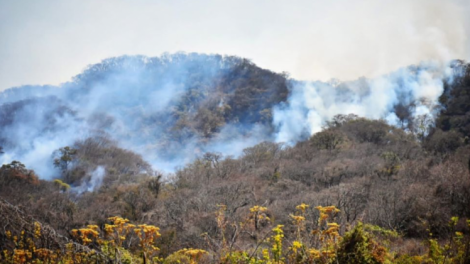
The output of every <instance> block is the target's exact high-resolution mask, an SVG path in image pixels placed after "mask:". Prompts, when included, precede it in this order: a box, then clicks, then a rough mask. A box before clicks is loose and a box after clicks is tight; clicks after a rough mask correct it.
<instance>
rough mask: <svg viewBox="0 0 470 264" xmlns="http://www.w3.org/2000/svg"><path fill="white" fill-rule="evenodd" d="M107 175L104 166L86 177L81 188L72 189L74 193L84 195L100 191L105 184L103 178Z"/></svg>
mask: <svg viewBox="0 0 470 264" xmlns="http://www.w3.org/2000/svg"><path fill="white" fill-rule="evenodd" d="M105 174H106V169H105V167H103V166H98V167H96V169H95V170H94V171H92V172H91V173H90V175H89V178H88V177H84V179H87V180H84V181H83V182H82V183H81V184H80V186H76V187H72V189H71V190H72V192H76V193H78V194H82V193H84V192H93V191H95V190H98V189H99V188H100V187H101V184H102V183H103V178H104V176H105Z"/></svg>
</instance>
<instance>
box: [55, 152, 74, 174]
mask: <svg viewBox="0 0 470 264" xmlns="http://www.w3.org/2000/svg"><path fill="white" fill-rule="evenodd" d="M57 152H58V153H57V155H58V156H59V157H58V158H55V159H54V166H55V167H57V168H59V169H60V170H62V171H66V170H67V169H68V166H69V164H70V163H72V162H73V160H74V158H75V155H77V150H76V149H73V148H71V147H63V148H60V149H59V150H58V151H57Z"/></svg>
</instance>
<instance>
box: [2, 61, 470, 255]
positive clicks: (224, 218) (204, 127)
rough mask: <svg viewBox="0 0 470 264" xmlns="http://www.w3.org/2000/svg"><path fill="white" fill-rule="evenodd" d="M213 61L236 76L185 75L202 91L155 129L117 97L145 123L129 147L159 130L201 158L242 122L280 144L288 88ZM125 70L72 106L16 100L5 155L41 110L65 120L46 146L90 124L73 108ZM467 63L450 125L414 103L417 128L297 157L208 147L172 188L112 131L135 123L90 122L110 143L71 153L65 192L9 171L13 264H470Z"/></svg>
mask: <svg viewBox="0 0 470 264" xmlns="http://www.w3.org/2000/svg"><path fill="white" fill-rule="evenodd" d="M197 58H199V57H195V58H192V59H191V60H196V59H197ZM178 59H179V58H178V57H174V58H173V59H172V60H176V61H178ZM183 59H184V58H183ZM186 59H187V58H186ZM206 59H207V58H205V59H204V60H206ZM211 59H212V60H214V61H213V63H214V64H216V65H218V66H217V67H220V68H222V69H224V70H223V71H217V74H216V77H213V76H212V77H210V78H209V77H208V78H207V79H199V77H197V74H196V73H197V72H198V71H200V70H204V69H200V68H198V67H197V66H198V65H200V64H198V63H196V64H195V65H193V66H194V67H193V68H191V67H190V68H186V67H187V66H186V65H187V64H186V63H185V67H184V70H185V71H188V72H190V73H194V74H195V77H194V78H193V79H191V81H190V82H186V81H184V83H185V85H186V84H188V85H189V84H191V85H189V86H188V87H186V88H185V89H184V92H183V93H184V96H182V97H178V98H183V99H181V100H184V101H177V102H172V103H171V107H168V108H166V109H165V110H164V111H163V112H158V114H159V115H160V114H161V115H162V116H161V117H160V116H156V115H148V116H147V115H142V112H139V109H134V108H133V107H132V105H131V106H129V105H127V106H126V104H127V101H126V100H125V98H114V99H113V102H115V103H116V104H117V105H119V107H116V108H113V109H112V111H122V112H123V113H125V115H124V116H126V117H129V118H130V119H129V120H133V119H132V118H133V117H137V116H138V117H139V118H138V119H136V120H135V124H132V126H130V127H132V128H133V129H134V130H133V131H130V130H129V131H128V132H129V133H130V134H126V135H125V136H123V138H126V137H130V138H133V137H135V136H136V135H138V134H145V135H146V134H148V133H153V131H154V130H153V129H154V127H159V128H158V131H160V132H158V133H159V134H158V135H157V134H156V135H154V136H155V137H154V138H155V139H158V140H160V137H161V140H162V142H160V143H161V144H163V145H160V146H159V148H161V147H164V148H163V149H168V152H169V154H168V155H176V154H177V153H176V152H177V151H182V150H183V149H186V146H185V144H186V143H188V142H189V139H190V138H194V137H197V138H198V142H199V143H198V144H196V145H191V147H190V148H188V149H192V150H193V151H194V150H195V149H198V147H199V144H200V143H201V144H202V143H204V144H205V143H207V142H210V139H211V138H213V137H217V135H218V134H219V133H223V132H221V130H220V129H219V128H220V127H222V126H225V125H226V124H228V123H231V124H237V133H243V132H246V131H249V129H246V126H252V125H254V124H256V125H260V126H263V127H264V128H265V129H267V130H274V129H275V128H274V127H272V122H271V121H272V116H271V114H272V113H271V111H272V110H271V109H272V106H273V105H276V104H278V103H280V102H283V101H285V100H287V97H288V88H289V82H288V81H287V79H286V77H287V76H285V75H279V74H275V73H272V72H269V71H265V70H262V69H259V68H257V67H256V66H255V65H253V64H252V63H250V62H248V61H246V60H242V59H238V58H222V57H211ZM138 61H142V60H138ZM111 62H112V61H108V62H106V63H104V64H100V65H96V66H94V67H96V68H97V69H96V70H95V69H94V67H92V68H90V69H89V70H88V71H86V72H85V73H83V75H79V76H78V77H77V79H76V80H75V84H68V85H71V87H72V88H70V89H68V90H64V93H65V92H66V93H70V95H67V96H63V97H62V98H61V97H57V96H46V97H37V98H29V99H28V98H20V97H21V93H20V92H17V93H16V92H14V91H10V92H9V93H11V95H9V97H8V98H13V97H14V96H16V97H17V98H18V100H19V101H15V102H13V101H12V102H5V103H4V104H2V105H1V106H0V117H2V118H1V119H0V122H1V123H2V125H3V126H2V127H3V130H2V131H3V132H0V136H3V138H0V143H1V144H2V146H3V147H4V152H5V153H4V154H0V155H8V150H9V149H12V148H13V147H12V146H13V145H14V144H16V145H21V142H16V141H11V140H10V139H9V138H6V135H9V134H8V133H7V132H6V131H9V130H10V129H14V128H15V124H17V123H15V122H18V121H17V120H18V119H15V118H17V117H18V116H20V113H23V112H30V111H34V110H35V109H36V108H35V107H36V106H38V105H41V109H42V105H43V103H42V102H41V101H46V102H47V103H46V104H47V105H48V106H49V107H48V108H47V109H46V110H47V111H50V112H42V113H46V114H44V115H43V114H42V113H41V117H47V118H49V119H41V120H40V122H39V121H38V120H36V121H37V122H38V126H35V128H36V129H37V130H39V131H40V133H43V134H47V133H50V134H51V135H52V134H54V131H56V130H59V129H60V128H61V127H62V126H64V125H69V124H70V123H67V124H64V123H61V122H60V120H61V117H64V116H74V118H75V119H76V120H79V122H82V121H83V120H81V119H82V118H84V117H83V116H82V115H80V114H78V113H77V112H76V111H75V110H72V109H73V107H70V105H68V103H67V101H65V100H64V99H63V98H72V97H76V98H77V100H80V97H85V98H88V97H87V96H86V93H87V90H86V87H87V85H86V80H90V78H91V77H89V75H93V78H91V79H93V80H94V81H93V82H96V80H100V72H102V71H108V70H112V71H119V69H120V68H119V67H124V66H125V65H126V64H124V66H123V64H120V63H118V64H114V63H111ZM145 63H155V64H156V65H159V66H158V67H157V66H155V67H154V68H151V69H152V71H154V70H155V71H157V70H158V69H160V67H162V68H161V69H160V70H162V71H163V70H164V69H166V68H167V67H178V64H172V63H168V62H166V61H165V60H163V59H162V60H161V61H158V62H145ZM456 63H457V64H459V67H462V68H463V69H464V72H463V73H464V74H462V76H460V77H459V78H457V79H456V80H454V81H453V82H451V83H450V82H449V83H445V86H444V92H443V94H442V95H441V96H440V99H439V101H440V104H441V105H440V106H439V107H440V109H439V114H438V116H437V117H436V119H435V120H436V121H435V122H427V121H426V120H420V119H412V118H409V117H407V115H406V113H409V112H410V111H411V110H410V109H412V108H413V107H414V106H413V105H412V104H409V105H401V106H399V107H398V106H397V107H396V111H397V116H399V117H400V116H401V117H403V120H405V119H406V122H403V123H402V124H403V126H401V127H397V126H391V125H389V124H387V123H386V122H385V121H383V120H371V119H367V118H363V117H360V116H356V115H352V114H349V115H337V116H335V117H334V118H333V119H331V120H329V121H328V122H327V123H326V124H325V126H324V128H323V130H322V131H321V132H318V133H316V134H313V135H312V136H309V137H307V138H305V139H302V140H299V142H298V143H296V144H292V145H289V144H285V143H273V142H272V141H269V140H266V141H263V142H261V143H259V144H256V145H252V146H249V147H247V148H244V149H243V151H242V154H241V155H240V156H238V157H234V156H230V155H224V154H223V153H222V152H218V151H206V149H203V148H201V149H200V150H199V151H196V152H197V153H196V154H197V155H195V158H194V159H192V160H191V161H190V162H188V163H187V164H186V165H184V166H183V167H180V168H178V169H177V170H176V171H175V172H174V173H171V174H164V173H161V172H158V171H155V170H154V168H153V167H152V166H151V165H150V164H149V163H148V162H147V161H146V157H145V156H142V155H140V154H136V153H135V152H133V151H131V150H128V149H126V148H125V147H124V146H123V144H122V142H120V141H118V140H117V139H116V138H112V137H110V135H109V131H107V129H111V128H112V127H113V126H114V125H116V124H119V120H113V119H112V118H110V119H109V120H108V119H106V118H105V116H106V112H105V111H104V112H101V113H98V112H96V113H93V114H91V115H87V116H86V118H88V119H87V120H86V122H87V123H91V124H93V126H94V127H95V128H96V131H95V132H96V133H92V134H90V136H89V137H87V138H85V139H81V140H77V141H74V143H72V144H68V145H62V146H60V147H58V148H56V149H55V152H54V153H53V155H52V157H51V159H50V160H48V162H50V164H49V165H50V166H51V167H53V168H54V172H55V175H57V177H55V178H54V179H53V180H44V179H42V178H41V177H38V175H37V174H36V172H35V171H33V170H31V169H29V167H30V166H31V165H30V164H22V161H15V162H11V163H9V164H4V165H3V166H2V167H1V168H0V198H1V200H0V206H1V208H2V211H1V212H0V223H2V224H1V225H2V226H1V227H2V228H0V245H1V248H2V252H1V253H0V260H1V261H2V262H5V263H93V262H98V263H469V262H470V226H469V224H470V222H469V220H470V206H469V205H470V144H469V143H470V140H469V136H470V103H469V102H470V68H469V67H467V66H465V64H464V63H463V62H456ZM131 65H132V66H133V67H134V66H135V64H131ZM220 65H222V66H220ZM227 65H229V66H227ZM101 67H103V68H104V70H103V69H101ZM145 69H147V68H145ZM178 69H181V68H179V67H178ZM172 72H173V70H172ZM211 74H212V73H211ZM85 76H88V77H85ZM117 76H121V75H117ZM140 76H141V77H142V76H144V77H145V76H146V75H145V74H142V75H140ZM162 76H163V75H162ZM165 76H166V75H165ZM175 76H181V75H175ZM175 78H176V77H175ZM144 79H145V78H144ZM176 79H177V78H176ZM176 79H173V83H177V81H175V80H176ZM126 80H127V79H126ZM126 80H118V81H117V83H120V82H121V81H123V82H125V81H126ZM127 81H128V80H127ZM153 81H157V79H156V80H153ZM179 81H181V80H179ZM130 82H131V83H132V80H131V81H130ZM181 82H182V81H181ZM77 83H80V85H78V84H77ZM139 87H145V86H139ZM43 89H44V91H48V90H49V89H55V88H48V87H44V88H43ZM79 89H85V90H79ZM94 89H95V88H93V89H90V91H95V90H94ZM123 89H125V88H123ZM142 89H143V88H142ZM18 91H19V90H18ZM144 91H145V90H141V92H144ZM45 93H47V92H45ZM133 93H136V94H137V95H139V90H134V91H133ZM13 94H15V95H13ZM146 95H147V94H145V93H143V94H140V96H141V97H142V98H141V99H142V100H145V97H146ZM5 98H7V97H5ZM120 99H122V101H120ZM195 102H197V103H195ZM104 104H107V101H104ZM144 105H146V104H144ZM146 106H149V107H150V104H148V105H146ZM95 109H99V108H95ZM110 111H111V110H110ZM137 113H138V114H137ZM400 113H402V114H400ZM97 115H98V116H99V117H97ZM92 117H96V119H93V118H92ZM167 117H171V118H169V119H166V118H167ZM407 118H408V119H407ZM75 119H74V120H75ZM15 120H16V121H15ZM67 120H71V119H67ZM162 120H165V121H162ZM27 121H28V120H25V121H24V122H27ZM36 121H35V122H36ZM95 121H96V122H97V123H93V122H95ZM425 121H426V122H425ZM222 124H223V125H222ZM134 125H135V126H134ZM131 132H132V133H131ZM32 133H36V132H32ZM38 133H39V132H38ZM126 133H127V132H126ZM246 133H249V132H246ZM122 135H124V134H122ZM196 135H197V136H196ZM64 136H66V135H64ZM167 137H172V139H171V140H168V141H165V140H166V139H167ZM173 137H174V138H173ZM270 138H271V137H266V139H270ZM133 139H135V138H133ZM146 140H148V139H146ZM146 140H144V141H145V142H147V141H146ZM185 140H188V141H185ZM128 142H132V141H128ZM165 142H171V144H169V145H168V144H166V143H165ZM175 142H176V143H175ZM160 143H159V142H157V143H154V144H160ZM142 144H144V143H142ZM174 144H181V146H185V147H184V148H183V147H181V148H175V147H174V146H175V145H174ZM144 145H145V144H144ZM21 147H22V149H23V150H25V149H28V148H29V146H28V145H27V144H25V146H23V145H21ZM172 151H174V152H175V153H172ZM72 241H73V243H72ZM74 243H75V244H74ZM80 245H81V246H83V247H81V246H80Z"/></svg>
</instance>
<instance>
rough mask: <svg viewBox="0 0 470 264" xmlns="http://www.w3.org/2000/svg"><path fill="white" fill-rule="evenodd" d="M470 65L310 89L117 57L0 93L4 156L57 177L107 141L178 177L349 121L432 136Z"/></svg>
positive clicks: (247, 69) (260, 74)
mask: <svg viewBox="0 0 470 264" xmlns="http://www.w3.org/2000/svg"><path fill="white" fill-rule="evenodd" d="M465 65H466V64H465V63H463V62H460V61H455V62H453V63H451V64H449V65H445V66H443V65H436V64H432V63H421V64H419V65H416V66H410V67H407V68H403V69H398V70H397V71H395V72H392V73H390V74H388V75H384V76H381V77H378V78H375V79H366V78H360V79H358V80H354V81H349V82H340V81H337V80H334V81H331V82H306V81H297V80H292V79H289V78H288V76H287V74H278V73H274V72H271V71H269V70H265V69H261V68H259V67H257V66H256V65H254V64H253V63H252V62H250V61H249V60H246V59H242V58H239V57H230V56H219V55H204V54H193V53H191V54H184V53H179V54H173V55H163V56H161V57H154V58H149V57H144V56H123V57H117V58H111V59H107V60H104V61H102V62H101V63H98V64H94V65H90V66H89V67H88V68H86V69H85V70H84V71H83V72H82V73H81V74H79V75H77V76H75V77H74V78H73V80H72V81H71V82H68V83H64V84H62V85H60V86H59V87H54V86H24V87H18V88H12V89H8V90H6V91H3V92H1V93H0V126H1V127H2V129H1V130H0V146H2V147H3V148H4V151H5V152H6V153H5V155H3V156H1V157H0V158H1V161H2V162H3V163H9V162H11V161H13V160H21V161H23V162H24V163H26V164H30V165H29V166H31V167H32V168H33V169H34V170H35V171H36V172H37V173H38V174H39V175H40V177H41V178H47V179H51V178H53V177H56V176H58V175H57V170H55V168H54V167H53V165H52V164H53V163H52V160H53V159H54V158H56V157H55V156H54V155H55V154H54V152H55V151H56V150H58V149H59V148H61V147H64V146H70V145H72V144H74V142H76V141H77V140H86V139H87V138H93V137H105V138H107V139H108V140H111V141H116V142H117V144H118V145H119V146H120V147H122V148H125V149H129V150H132V151H134V152H136V153H138V154H141V155H144V156H145V159H146V160H147V161H148V162H150V164H151V166H152V167H153V168H154V169H156V170H160V171H164V172H172V171H174V170H175V168H177V167H181V166H184V165H185V164H186V163H188V162H191V161H193V160H194V159H195V158H196V157H198V156H199V157H200V156H201V155H203V154H204V153H205V152H218V153H222V154H224V155H233V156H235V157H236V156H239V155H240V154H242V153H243V149H244V148H247V147H250V146H253V145H255V144H257V143H260V142H263V141H273V142H285V143H288V144H294V143H296V142H298V141H300V140H305V139H307V138H308V137H309V136H311V135H312V134H314V133H316V132H318V131H320V130H321V128H322V127H323V126H324V125H325V124H326V122H327V121H329V120H331V119H332V118H333V117H334V116H335V115H338V114H343V115H347V114H350V113H353V114H356V115H358V116H361V117H366V118H371V119H384V120H386V122H387V123H388V124H391V125H394V126H397V127H403V128H404V129H405V130H407V131H409V132H411V133H415V134H422V135H424V134H427V133H428V131H427V130H428V128H429V125H432V123H433V121H434V119H435V118H436V116H437V114H438V113H439V111H440V107H442V106H445V104H446V102H444V101H443V102H442V103H440V102H439V101H438V99H439V96H440V95H441V94H442V93H443V92H444V89H445V87H446V86H449V85H450V84H451V83H453V82H454V81H455V80H461V79H462V78H463V76H464V74H463V73H464V72H465V69H466V68H465ZM445 94H446V96H453V95H452V92H449V91H447V92H446V93H445ZM443 100H444V99H443ZM420 124H421V125H420Z"/></svg>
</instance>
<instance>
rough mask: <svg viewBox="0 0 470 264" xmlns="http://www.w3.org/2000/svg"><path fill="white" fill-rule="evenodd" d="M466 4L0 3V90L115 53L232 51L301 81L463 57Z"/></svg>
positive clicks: (407, 0)
mask: <svg viewBox="0 0 470 264" xmlns="http://www.w3.org/2000/svg"><path fill="white" fill-rule="evenodd" d="M467 14H470V1H469V0H381V1H377V0H291V1H287V0H198V1H195V0H191V1H190V0H132V1H131V0H67V1H63V0H0V91H1V90H4V89H7V88H10V87H14V86H20V85H26V84H53V85H57V84H60V83H63V82H67V81H69V80H71V78H72V77H73V76H75V75H76V74H78V73H80V72H81V71H82V70H83V69H85V68H86V66H87V65H89V64H93V63H97V62H99V61H101V60H102V59H105V58H109V57H113V56H121V55H136V54H140V55H146V56H159V55H161V54H162V53H165V52H169V53H174V52H179V51H183V52H201V53H218V54H225V55H236V56H240V57H245V58H248V59H251V60H252V61H253V62H254V63H256V64H257V65H259V66H261V67H263V68H267V69H270V70H273V71H275V72H288V73H289V74H290V76H291V77H293V78H297V79H302V80H329V79H331V78H338V79H341V80H351V79H355V78H358V77H361V76H366V77H374V76H378V75H380V74H384V73H387V72H390V71H393V70H396V69H397V68H400V67H403V66H407V65H410V64H417V63H419V62H420V61H427V60H433V61H438V62H446V61H449V60H452V59H465V60H468V59H469V58H470V39H469V37H470V16H468V15H467Z"/></svg>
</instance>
